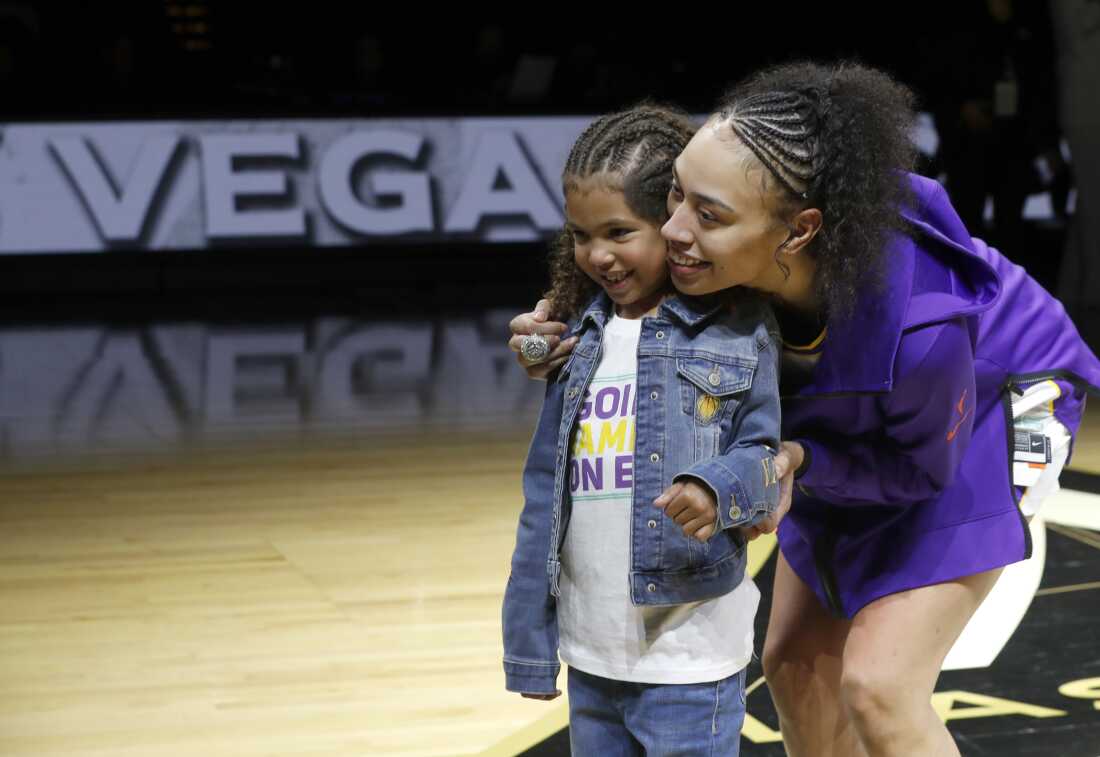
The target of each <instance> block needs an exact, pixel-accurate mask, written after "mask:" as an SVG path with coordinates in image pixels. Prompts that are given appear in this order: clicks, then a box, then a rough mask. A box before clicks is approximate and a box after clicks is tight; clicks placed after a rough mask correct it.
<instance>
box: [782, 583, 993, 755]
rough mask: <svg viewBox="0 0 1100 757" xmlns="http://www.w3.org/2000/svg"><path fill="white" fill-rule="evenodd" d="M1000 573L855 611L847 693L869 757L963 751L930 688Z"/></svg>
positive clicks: (845, 666)
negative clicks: (938, 712) (935, 704)
mask: <svg viewBox="0 0 1100 757" xmlns="http://www.w3.org/2000/svg"><path fill="white" fill-rule="evenodd" d="M1000 573H1001V569H997V570H991V571H987V572H985V573H978V574H976V575H972V576H966V577H965V578H960V579H957V580H954V581H948V582H946V583H942V584H935V585H933V586H924V587H921V588H919V589H912V590H910V591H904V592H901V593H899V594H892V595H890V596H887V597H883V598H881V599H878V600H876V601H874V602H872V603H871V604H869V605H867V606H866V607H864V608H863V609H862V610H860V611H859V613H857V614H856V616H855V618H854V619H853V620H852V624H851V629H850V630H849V631H848V636H847V640H846V642H845V644H844V654H843V663H842V672H841V677H840V688H841V699H842V701H843V703H844V708H845V710H846V711H847V714H848V717H849V718H850V719H851V722H852V723H853V724H854V725H855V728H856V731H857V732H858V734H859V738H860V741H861V742H862V744H863V747H864V749H865V750H866V753H867V754H868V755H870V757H893V756H894V755H897V756H898V757H925V756H926V755H927V756H928V757H933V756H935V757H941V756H943V755H958V754H959V750H958V747H957V746H955V742H954V740H953V739H952V738H951V734H950V733H948V731H947V728H946V726H944V724H943V722H942V721H941V720H940V718H939V717H938V716H937V715H936V713H935V711H934V710H933V709H932V705H931V698H932V692H933V690H934V688H935V685H936V679H937V678H938V677H939V674H940V668H941V666H942V665H943V661H944V658H945V657H947V653H948V652H949V651H950V650H951V646H952V645H953V644H954V643H955V640H956V639H958V637H959V634H961V633H962V631H963V628H965V627H966V623H967V621H969V620H970V617H971V616H972V615H973V614H974V612H975V611H976V610H977V609H978V605H980V604H981V603H982V600H983V599H985V597H986V595H987V594H988V593H989V591H990V589H992V588H993V584H994V583H996V581H997V577H998V576H999V575H1000ZM777 588H778V587H777Z"/></svg>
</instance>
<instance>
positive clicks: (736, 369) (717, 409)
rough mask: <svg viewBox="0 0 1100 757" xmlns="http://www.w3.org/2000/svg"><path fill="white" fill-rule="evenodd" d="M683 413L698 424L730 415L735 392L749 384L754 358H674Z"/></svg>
mask: <svg viewBox="0 0 1100 757" xmlns="http://www.w3.org/2000/svg"><path fill="white" fill-rule="evenodd" d="M676 372H677V373H678V374H679V375H680V378H681V379H683V381H681V382H680V396H681V404H682V406H683V411H684V414H686V415H691V416H692V417H694V419H695V423H696V424H697V425H700V426H706V425H710V424H717V423H718V422H719V421H720V420H721V419H722V418H726V417H729V415H730V414H731V413H732V410H733V408H734V407H735V406H736V404H737V397H736V395H737V394H740V393H743V392H745V391H746V390H748V389H749V387H751V386H752V377H753V374H754V373H755V372H756V360H755V359H754V358H748V357H736V358H729V357H726V358H717V357H713V356H692V357H680V358H677V359H676Z"/></svg>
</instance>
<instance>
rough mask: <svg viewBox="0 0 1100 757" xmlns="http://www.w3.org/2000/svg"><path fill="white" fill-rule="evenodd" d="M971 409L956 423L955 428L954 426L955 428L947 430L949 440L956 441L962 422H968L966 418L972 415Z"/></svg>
mask: <svg viewBox="0 0 1100 757" xmlns="http://www.w3.org/2000/svg"><path fill="white" fill-rule="evenodd" d="M973 409H974V408H970V410H973ZM970 410H967V411H966V415H964V416H963V417H962V420H960V421H959V422H958V423H956V424H955V428H953V429H951V430H950V431H948V432H947V441H949V442H953V441H955V436H956V435H957V434H958V433H959V428H961V427H962V424H963V423H965V422H966V419H967V418H969V417H970Z"/></svg>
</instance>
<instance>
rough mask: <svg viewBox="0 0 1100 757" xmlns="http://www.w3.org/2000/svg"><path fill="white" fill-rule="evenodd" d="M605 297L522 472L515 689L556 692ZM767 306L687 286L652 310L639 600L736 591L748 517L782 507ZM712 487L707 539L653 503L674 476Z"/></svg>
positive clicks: (512, 633)
mask: <svg viewBox="0 0 1100 757" xmlns="http://www.w3.org/2000/svg"><path fill="white" fill-rule="evenodd" d="M611 308H612V304H611V301H610V299H609V298H608V297H607V295H606V294H604V293H602V292H601V293H600V295H599V296H598V297H597V298H596V299H595V300H593V302H592V303H591V304H590V305H589V306H588V308H587V310H586V311H585V312H584V313H583V315H582V316H581V317H580V318H579V319H577V320H576V321H574V322H571V328H570V330H569V333H568V334H567V335H566V336H565V337H563V338H568V337H569V336H573V335H576V336H579V337H580V339H579V341H578V343H577V345H576V347H575V348H574V349H573V352H572V355H571V356H570V358H569V360H568V362H566V364H565V365H564V366H562V368H561V370H560V371H559V372H558V373H557V374H555V375H551V376H550V378H549V379H548V380H547V382H546V396H545V398H544V400H543V406H542V412H541V414H540V417H539V420H538V424H537V425H536V427H535V433H534V437H533V438H532V440H531V447H530V450H529V452H528V455H527V463H526V466H525V468H524V471H523V496H524V505H523V511H522V513H521V514H520V519H519V528H518V531H517V535H516V548H515V552H514V553H513V555H512V572H511V575H510V576H509V579H508V586H507V589H506V591H505V596H504V609H503V629H504V670H505V678H506V687H507V689H508V690H510V691H519V692H526V693H552V692H553V691H554V690H555V680H556V679H557V674H558V671H559V667H560V665H559V663H558V656H557V651H558V626H557V615H556V612H557V607H556V597H557V595H558V578H559V575H560V572H561V563H560V561H559V560H560V552H561V548H562V544H563V543H564V540H565V530H566V528H567V527H568V525H569V518H570V508H571V503H570V498H569V496H568V490H567V479H568V473H567V472H568V463H569V454H570V442H571V439H572V433H573V429H574V425H575V423H576V419H577V415H578V411H579V409H580V407H581V403H582V401H583V400H584V398H585V394H586V392H587V390H588V385H589V382H590V381H591V380H592V377H593V375H594V374H595V372H596V368H597V367H598V365H599V362H600V354H601V346H602V342H603V329H604V325H605V324H606V323H607V321H608V319H609V318H610V317H611V312H612V310H611ZM778 332H779V330H778V327H777V326H776V324H775V319H774V316H773V315H772V313H771V310H770V308H769V307H768V306H767V305H766V304H764V303H763V302H762V301H761V300H760V299H758V298H757V297H756V296H755V295H753V294H751V293H748V292H745V293H743V294H739V295H738V298H737V300H736V301H735V303H734V305H733V307H731V306H730V304H729V303H728V302H723V303H721V304H716V301H715V300H714V299H710V300H707V299H702V298H692V297H685V296H683V295H676V296H673V297H669V298H668V299H666V300H665V301H664V302H663V303H662V304H661V306H660V308H659V309H658V311H657V313H656V314H655V315H653V316H647V317H646V318H645V319H644V320H643V321H642V327H641V336H640V338H639V342H638V368H637V385H636V386H637V388H636V391H637V418H636V421H635V423H636V429H637V434H636V442H635V449H634V494H633V504H632V508H631V513H632V514H631V523H630V531H631V534H630V544H631V550H630V553H631V565H630V566H629V581H630V598H631V601H632V602H633V603H634V604H635V605H672V604H680V603H685V602H696V601H700V600H706V599H711V598H714V597H718V596H721V595H723V594H726V593H728V592H730V591H732V590H733V589H734V588H736V587H737V586H738V584H740V583H741V580H742V578H743V577H744V572H745V543H744V539H743V537H742V536H741V534H740V532H739V530H738V527H740V526H746V525H752V524H754V523H756V522H759V521H760V520H761V519H762V518H763V517H764V516H765V515H767V514H770V513H772V512H774V511H775V508H776V506H777V504H778V501H779V485H778V482H777V480H776V475H775V468H774V457H773V456H774V454H775V451H776V450H777V449H778V448H779V422H780V416H779V388H778V373H779V336H778ZM684 478H691V479H694V480H695V481H696V482H697V483H700V484H701V485H703V486H705V487H707V488H709V490H710V491H711V492H712V493H713V495H714V497H715V501H716V502H717V504H718V524H719V526H720V529H721V530H718V531H716V532H715V534H714V535H713V536H712V537H711V538H710V539H709V540H708V541H707V542H705V543H702V542H699V541H697V540H695V539H693V538H689V537H687V536H685V535H684V533H683V530H682V529H681V527H680V526H679V525H677V524H676V523H675V522H674V521H673V520H672V519H671V518H668V517H667V516H665V515H664V513H662V512H661V511H660V510H658V509H657V508H655V507H654V506H653V500H654V499H656V498H657V497H658V496H659V495H660V494H661V493H662V492H663V491H664V490H665V489H666V488H667V487H669V486H671V485H672V483H673V482H675V481H678V480H681V479H684Z"/></svg>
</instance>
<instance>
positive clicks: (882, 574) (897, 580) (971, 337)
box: [779, 176, 1100, 617]
mask: <svg viewBox="0 0 1100 757" xmlns="http://www.w3.org/2000/svg"><path fill="white" fill-rule="evenodd" d="M910 182H911V185H912V188H913V191H914V195H915V197H914V204H913V206H912V207H914V208H915V210H913V211H905V212H903V216H904V217H905V218H906V220H907V221H908V224H909V232H910V236H908V237H906V236H901V235H899V236H898V237H896V238H895V239H894V240H893V242H892V243H891V245H890V248H889V251H888V258H887V263H886V268H887V273H886V276H885V286H884V287H883V288H882V289H881V290H879V291H876V292H870V291H868V292H865V294H864V295H863V296H862V297H861V298H860V300H859V301H858V303H857V306H856V313H855V316H854V317H852V318H851V319H849V320H847V321H845V322H842V323H832V322H830V324H829V330H828V335H827V336H826V339H825V342H824V348H823V352H822V354H821V358H820V360H819V362H818V364H817V366H816V368H815V369H814V373H813V377H812V380H811V382H810V384H809V385H807V386H805V387H803V388H802V389H801V390H800V391H799V392H798V393H797V394H796V395H792V396H787V397H784V398H783V438H784V439H793V440H795V441H799V442H801V443H802V444H803V445H804V446H805V448H806V451H807V455H808V462H807V464H806V466H805V467H804V470H803V471H802V473H801V475H800V476H799V478H798V480H797V482H796V483H797V487H796V491H795V495H794V502H793V504H792V507H791V511H790V514H789V515H788V516H787V518H786V519H785V520H784V521H783V523H782V524H781V525H780V529H779V544H780V548H781V549H782V551H783V554H784V556H785V557H786V558H787V561H788V562H789V563H790V565H791V567H792V568H793V569H794V570H795V572H796V573H797V574H798V575H799V576H800V577H801V578H802V580H803V581H805V582H806V583H807V585H808V586H810V587H811V588H813V590H814V591H815V593H816V594H817V595H818V597H819V598H820V599H821V601H822V602H823V603H824V604H825V605H826V606H829V607H831V608H832V609H833V611H834V612H836V613H838V614H841V615H843V616H845V617H852V616H853V615H855V614H856V613H857V612H858V611H859V610H860V609H861V608H862V607H863V606H865V605H866V604H867V603H869V602H871V601H873V600H875V599H878V598H879V597H883V596H885V595H887V594H893V593H895V592H899V591H904V590H906V589H912V588H916V587H918V586H927V585H929V584H934V583H941V582H944V581H948V580H951V579H954V578H959V577H961V576H966V575H970V574H973V573H978V572H982V571H986V570H990V569H992V568H997V567H1000V566H1003V565H1007V564H1009V563H1013V562H1016V561H1018V560H1023V559H1025V558H1027V557H1028V556H1029V555H1030V554H1031V540H1030V535H1029V532H1028V529H1027V524H1026V522H1025V520H1024V518H1023V517H1022V515H1021V514H1020V511H1019V507H1018V500H1019V495H1020V490H1019V489H1017V488H1016V487H1014V486H1013V485H1012V477H1011V470H1012V466H1011V455H1012V442H1013V435H1012V422H1011V407H1010V399H1009V397H1010V395H1009V394H1008V393H1009V392H1010V391H1012V387H1013V386H1015V387H1019V386H1023V385H1026V384H1027V383H1029V382H1033V381H1036V380H1040V379H1048V378H1055V379H1056V380H1057V381H1058V384H1059V386H1060V387H1061V389H1062V397H1061V398H1060V399H1059V400H1057V401H1056V404H1055V414H1056V416H1057V417H1058V419H1059V420H1060V421H1061V422H1062V423H1063V424H1064V425H1065V426H1066V427H1067V428H1068V429H1069V431H1070V433H1071V434H1074V433H1076V431H1077V428H1078V425H1079V424H1080V419H1081V414H1082V412H1083V410H1084V401H1085V394H1086V392H1087V391H1093V392H1096V391H1097V387H1098V386H1100V362H1098V361H1097V359H1096V357H1095V356H1094V355H1093V354H1092V353H1091V352H1090V351H1089V349H1088V347H1087V346H1086V345H1085V344H1084V342H1083V341H1082V340H1081V337H1080V336H1079V335H1078V333H1077V330H1076V328H1075V327H1074V325H1073V323H1072V322H1071V321H1070V319H1069V318H1068V316H1067V315H1066V313H1065V310H1064V309H1063V307H1062V305H1061V304H1060V303H1059V302H1058V301H1057V300H1055V299H1054V298H1053V297H1052V296H1051V295H1049V294H1048V293H1047V292H1046V291H1045V290H1044V289H1043V288H1042V287H1041V286H1039V284H1038V283H1036V282H1035V281H1034V280H1033V279H1031V278H1030V277H1029V276H1028V275H1027V274H1026V273H1025V272H1024V270H1023V269H1022V268H1020V267H1019V266H1017V265H1014V264H1013V263H1011V262H1010V261H1008V260H1007V259H1006V258H1004V257H1003V256H1002V255H1001V254H1000V253H998V252H997V251H996V250H994V249H992V248H990V247H989V246H987V245H986V244H985V243H984V242H982V241H981V240H979V239H971V238H970V235H969V234H968V233H967V231H966V229H965V227H964V226H963V224H962V221H960V220H959V217H958V215H957V214H956V213H955V210H954V208H952V207H951V204H950V202H949V201H948V199H947V194H946V193H945V192H944V190H943V188H942V187H940V185H939V184H938V183H936V182H935V181H932V180H930V179H925V178H922V177H919V176H910Z"/></svg>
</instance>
